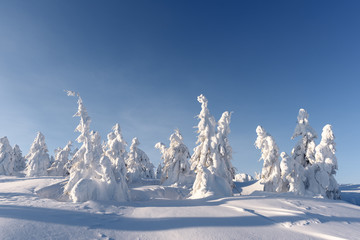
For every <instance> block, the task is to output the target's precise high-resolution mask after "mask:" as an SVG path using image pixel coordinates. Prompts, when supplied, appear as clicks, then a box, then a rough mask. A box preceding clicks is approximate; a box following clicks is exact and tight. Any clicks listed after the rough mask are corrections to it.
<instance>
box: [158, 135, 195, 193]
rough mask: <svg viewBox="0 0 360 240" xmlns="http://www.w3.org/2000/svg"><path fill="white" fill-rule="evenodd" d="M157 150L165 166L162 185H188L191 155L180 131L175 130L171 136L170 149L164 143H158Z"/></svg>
mask: <svg viewBox="0 0 360 240" xmlns="http://www.w3.org/2000/svg"><path fill="white" fill-rule="evenodd" d="M155 148H157V149H159V150H160V151H161V153H162V159H163V160H164V163H163V164H164V166H163V168H162V171H161V172H162V175H161V176H162V177H161V183H162V184H164V185H173V184H176V185H180V186H181V185H186V183H188V180H189V174H190V164H189V162H188V159H189V158H190V153H189V150H188V148H187V147H186V145H185V144H184V143H183V137H182V135H181V134H180V132H179V130H175V133H173V134H172V135H171V136H170V147H169V148H166V147H165V145H164V144H163V143H160V142H159V143H157V144H156V145H155Z"/></svg>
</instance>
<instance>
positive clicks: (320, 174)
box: [310, 124, 340, 199]
mask: <svg viewBox="0 0 360 240" xmlns="http://www.w3.org/2000/svg"><path fill="white" fill-rule="evenodd" d="M334 140H335V136H334V134H333V131H332V127H331V125H330V124H327V125H325V126H324V128H323V131H322V134H321V142H320V144H319V145H318V146H316V148H315V151H316V154H315V159H316V163H315V164H314V165H313V167H314V172H315V181H314V182H310V185H312V184H315V185H318V190H319V191H318V193H319V194H320V195H321V196H323V197H327V198H330V199H339V198H340V190H339V185H338V183H337V181H336V179H335V177H334V175H335V174H336V170H337V169H338V164H337V159H336V156H335V151H336V149H335V141H334Z"/></svg>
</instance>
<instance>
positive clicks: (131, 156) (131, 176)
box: [125, 137, 155, 183]
mask: <svg viewBox="0 0 360 240" xmlns="http://www.w3.org/2000/svg"><path fill="white" fill-rule="evenodd" d="M139 145H140V142H139V140H138V139H137V138H136V137H135V138H133V140H132V142H131V146H130V152H129V153H128V156H127V158H126V161H125V163H126V168H127V174H126V177H127V180H128V182H129V183H132V182H139V181H141V179H142V178H150V179H151V178H155V173H154V165H153V164H152V163H151V162H150V160H149V157H148V156H147V155H146V153H145V152H144V151H142V150H141V149H140V148H138V146H139Z"/></svg>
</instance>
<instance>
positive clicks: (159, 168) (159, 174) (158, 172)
mask: <svg viewBox="0 0 360 240" xmlns="http://www.w3.org/2000/svg"><path fill="white" fill-rule="evenodd" d="M162 168H163V167H162V165H161V163H159V165H158V167H157V169H156V174H155V175H156V179H159V180H161V175H162Z"/></svg>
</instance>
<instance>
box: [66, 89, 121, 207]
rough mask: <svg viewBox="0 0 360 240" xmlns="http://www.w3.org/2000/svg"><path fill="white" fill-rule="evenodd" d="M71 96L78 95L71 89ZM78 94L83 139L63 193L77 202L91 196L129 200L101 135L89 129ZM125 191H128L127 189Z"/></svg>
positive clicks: (79, 139) (78, 139) (80, 141)
mask: <svg viewBox="0 0 360 240" xmlns="http://www.w3.org/2000/svg"><path fill="white" fill-rule="evenodd" d="M68 95H69V96H75V93H74V92H71V91H68ZM77 96H78V111H77V113H76V114H75V116H78V117H80V123H79V125H78V126H77V128H76V131H78V132H80V135H79V137H78V138H77V141H78V142H79V143H82V146H81V148H80V149H79V150H78V151H77V152H76V154H75V155H74V157H73V160H72V164H73V165H72V167H71V169H70V177H69V181H68V183H67V184H66V185H65V187H64V193H65V194H67V195H69V197H70V199H71V200H72V201H74V202H84V201H88V200H116V201H126V200H128V192H127V191H126V189H125V190H124V189H122V188H121V186H119V184H117V182H116V179H115V175H114V172H113V169H112V165H111V161H110V159H109V158H108V157H107V156H106V155H105V153H104V152H103V146H102V144H101V138H100V135H99V134H98V133H97V132H93V131H90V117H89V116H88V114H87V111H86V108H85V107H84V105H83V102H82V99H81V97H80V96H79V94H77ZM124 191H125V192H124Z"/></svg>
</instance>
